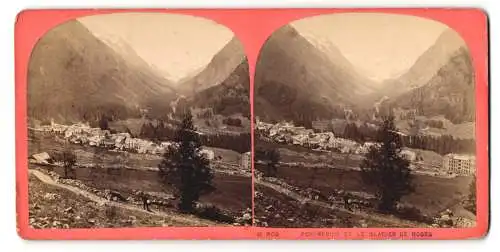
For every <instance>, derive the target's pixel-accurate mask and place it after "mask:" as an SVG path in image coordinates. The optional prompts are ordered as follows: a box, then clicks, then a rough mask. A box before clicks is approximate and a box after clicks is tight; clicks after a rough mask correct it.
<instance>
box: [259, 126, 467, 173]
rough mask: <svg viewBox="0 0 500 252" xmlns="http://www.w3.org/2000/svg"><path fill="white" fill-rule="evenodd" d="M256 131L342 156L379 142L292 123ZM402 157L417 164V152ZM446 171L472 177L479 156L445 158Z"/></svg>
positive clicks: (404, 154) (367, 149) (273, 137)
mask: <svg viewBox="0 0 500 252" xmlns="http://www.w3.org/2000/svg"><path fill="white" fill-rule="evenodd" d="M255 127H256V130H257V131H258V132H259V133H260V134H261V136H262V137H264V138H267V139H269V140H270V141H274V142H277V143H283V144H292V145H299V146H303V147H306V148H311V149H316V150H326V151H339V152H341V153H351V154H360V155H364V154H366V153H367V152H368V151H369V149H370V147H371V146H374V145H376V144H377V143H375V142H365V143H363V144H360V143H358V142H356V141H353V140H349V139H344V138H339V137H335V135H334V134H333V133H332V132H320V133H315V132H314V131H313V130H312V129H306V128H305V127H301V126H294V125H293V124H292V123H289V122H279V123H276V124H271V123H265V122H262V121H257V122H256V126H255ZM401 154H402V155H403V156H404V157H405V158H406V159H407V160H409V161H410V162H414V161H417V155H416V153H415V152H414V151H412V150H408V149H404V150H403V151H402V152H401ZM441 169H442V171H443V172H448V173H453V174H457V175H461V176H470V175H473V174H475V172H476V162H475V157H474V156H472V155H458V154H447V155H445V156H444V157H443V164H442V167H441Z"/></svg>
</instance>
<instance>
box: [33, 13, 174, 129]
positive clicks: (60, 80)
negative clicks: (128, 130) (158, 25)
mask: <svg viewBox="0 0 500 252" xmlns="http://www.w3.org/2000/svg"><path fill="white" fill-rule="evenodd" d="M166 87H168V81H167V80H165V79H163V78H161V77H158V76H157V75H156V74H155V73H153V72H152V71H150V70H148V68H147V66H143V65H141V64H140V63H139V62H135V63H133V64H131V63H129V62H127V61H126V60H124V59H123V58H122V57H121V56H120V55H119V54H118V53H116V52H115V51H113V50H112V49H111V48H110V47H109V46H107V45H106V44H105V43H103V42H102V41H101V40H99V39H97V38H96V37H95V36H94V35H93V34H92V33H91V32H90V31H89V30H88V29H87V28H86V27H85V26H84V25H82V24H81V23H79V22H78V21H70V22H66V23H64V24H62V25H59V26H57V27H55V28H54V29H52V30H50V31H49V32H48V33H47V34H46V35H45V36H43V37H42V38H41V39H40V41H39V42H38V43H37V45H36V46H35V48H34V50H33V52H32V57H31V59H30V62H29V69H28V113H29V116H30V117H34V118H38V119H48V118H54V119H55V120H56V121H63V122H74V121H80V120H96V118H98V117H99V116H100V115H101V114H106V115H108V116H110V117H115V118H126V117H131V116H137V115H138V112H139V109H140V108H143V107H145V106H151V105H153V104H157V102H156V100H165V99H167V100H168V99H170V98H169V97H170V96H173V92H172V90H170V89H168V88H166ZM162 103H163V102H162ZM165 103H166V104H168V102H165Z"/></svg>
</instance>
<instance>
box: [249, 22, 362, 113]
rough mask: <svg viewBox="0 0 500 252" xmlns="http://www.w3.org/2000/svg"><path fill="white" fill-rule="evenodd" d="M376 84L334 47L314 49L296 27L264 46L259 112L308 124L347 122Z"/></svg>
mask: <svg viewBox="0 0 500 252" xmlns="http://www.w3.org/2000/svg"><path fill="white" fill-rule="evenodd" d="M370 83H371V81H370V80H368V79H367V78H364V77H363V76H361V75H360V74H358V73H357V72H356V71H355V68H354V66H352V65H351V64H350V63H349V61H348V60H347V59H345V58H344V57H343V56H342V54H341V53H340V52H339V50H338V49H337V48H335V47H334V46H333V45H331V44H321V43H317V45H316V46H315V45H313V44H312V43H311V42H310V41H308V40H307V39H306V38H304V37H302V36H301V35H300V34H299V33H298V32H297V31H296V30H295V29H294V28H293V27H291V26H285V27H283V28H281V29H279V30H278V31H276V32H275V33H274V34H273V35H272V36H271V37H270V38H269V39H268V41H267V42H266V43H265V45H264V46H263V48H262V50H261V52H260V55H259V59H258V63H257V66H256V76H255V113H256V115H257V116H259V117H261V118H263V119H264V120H280V119H287V120H294V121H296V122H299V123H300V122H308V121H310V120H313V119H316V118H331V117H343V116H344V111H343V109H344V108H347V107H351V106H354V105H357V103H358V101H359V98H361V96H362V95H363V94H366V93H369V92H370V91H371V88H370Z"/></svg>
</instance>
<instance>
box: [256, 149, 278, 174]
mask: <svg viewBox="0 0 500 252" xmlns="http://www.w3.org/2000/svg"><path fill="white" fill-rule="evenodd" d="M255 154H256V158H257V159H258V160H263V161H264V162H265V163H266V172H265V175H266V176H269V177H274V176H276V175H277V173H278V164H279V160H280V154H279V152H278V151H277V150H275V149H270V150H258V151H256V153H255Z"/></svg>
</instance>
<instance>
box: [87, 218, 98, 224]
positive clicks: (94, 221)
mask: <svg viewBox="0 0 500 252" xmlns="http://www.w3.org/2000/svg"><path fill="white" fill-rule="evenodd" d="M87 222H88V223H91V224H95V223H96V220H95V219H88V220H87Z"/></svg>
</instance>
